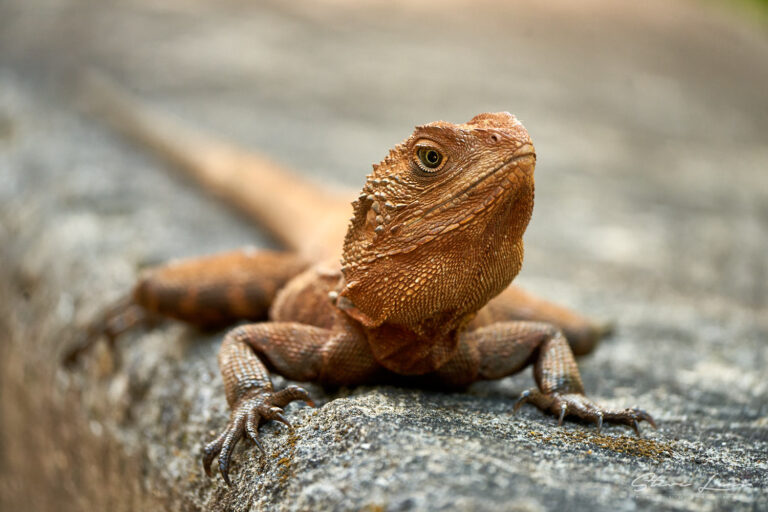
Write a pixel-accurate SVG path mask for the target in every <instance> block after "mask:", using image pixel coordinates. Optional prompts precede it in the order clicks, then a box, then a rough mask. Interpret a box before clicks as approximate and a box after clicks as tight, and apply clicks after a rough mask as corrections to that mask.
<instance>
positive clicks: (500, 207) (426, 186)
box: [339, 112, 536, 334]
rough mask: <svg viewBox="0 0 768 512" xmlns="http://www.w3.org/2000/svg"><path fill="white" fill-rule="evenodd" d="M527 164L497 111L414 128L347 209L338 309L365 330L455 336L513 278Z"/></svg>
mask: <svg viewBox="0 0 768 512" xmlns="http://www.w3.org/2000/svg"><path fill="white" fill-rule="evenodd" d="M535 161H536V156H535V152H534V148H533V143H532V142H531V139H530V137H529V136H528V132H527V131H526V129H525V128H524V127H523V125H522V124H521V123H520V122H519V121H518V120H517V119H516V118H515V117H514V116H513V115H511V114H509V113H506V112H502V113H495V114H490V113H487V114H480V115H478V116H476V117H474V118H473V119H472V120H470V121H469V122H467V123H465V124H452V123H447V122H443V121H438V122H434V123H430V124H426V125H423V126H417V127H416V129H415V131H414V132H413V135H411V136H410V137H409V138H408V139H406V140H405V141H403V142H402V143H401V144H398V145H397V146H396V147H395V148H393V149H392V150H391V151H390V152H389V155H387V157H386V158H385V159H384V160H383V161H382V162H381V163H379V164H378V165H374V166H373V172H372V173H371V174H370V175H369V176H368V179H367V181H366V184H365V186H364V187H363V190H362V192H361V194H360V196H359V197H358V198H357V200H356V201H354V203H353V204H352V206H353V209H354V214H353V217H352V220H351V223H350V226H349V229H348V231H347V236H346V239H345V241H344V253H343V257H342V271H343V274H344V281H345V285H344V288H343V290H342V291H341V294H340V298H341V302H340V304H339V305H340V307H342V308H343V309H346V310H347V312H348V313H349V314H350V315H351V316H353V317H354V318H356V319H357V320H358V321H360V322H361V323H363V324H364V325H365V326H367V327H376V326H379V325H381V324H382V323H384V322H388V323H392V324H398V325H402V326H407V327H409V328H411V329H414V330H416V331H417V332H418V331H419V330H420V329H421V330H426V331H432V330H433V329H428V328H425V327H424V326H425V325H427V324H429V323H430V322H431V323H432V324H434V325H435V328H437V329H438V330H440V329H452V328H456V327H457V325H452V324H454V323H456V322H459V323H460V322H461V321H463V320H461V319H462V318H466V317H467V315H469V314H471V313H474V312H475V311H477V310H478V309H479V308H480V307H482V306H483V305H484V304H485V303H486V302H488V301H489V300H490V299H491V298H492V297H493V296H495V295H496V294H498V293H499V292H501V291H502V290H503V289H504V288H506V287H507V285H509V283H510V281H512V279H513V278H514V277H515V276H516V275H517V273H518V272H519V271H520V267H521V264H522V256H523V245H522V235H523V232H524V231H525V228H526V226H527V225H528V221H529V219H530V216H531V211H532V208H533V190H534V184H533V170H534V165H535ZM425 334H426V332H425Z"/></svg>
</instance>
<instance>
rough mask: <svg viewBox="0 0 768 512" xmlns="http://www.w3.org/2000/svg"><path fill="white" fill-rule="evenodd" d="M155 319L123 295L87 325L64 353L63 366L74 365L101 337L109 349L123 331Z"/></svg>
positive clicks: (147, 323)
mask: <svg viewBox="0 0 768 512" xmlns="http://www.w3.org/2000/svg"><path fill="white" fill-rule="evenodd" d="M155 320H156V318H154V317H153V316H152V315H151V314H149V313H148V312H147V311H146V310H145V309H144V308H142V307H141V306H139V305H138V304H136V303H135V302H133V299H132V298H131V297H130V296H125V297H123V298H121V299H120V300H119V301H117V302H115V303H114V304H113V305H112V306H110V307H109V308H108V309H106V310H104V312H103V313H101V315H100V316H99V317H98V318H97V319H96V320H95V321H93V322H92V323H91V324H90V325H89V326H88V328H87V329H86V330H85V332H83V333H82V335H81V337H80V338H79V339H78V340H77V341H76V342H75V343H74V344H73V346H72V347H70V348H69V349H68V350H67V351H66V352H65V353H64V357H63V363H64V365H65V366H72V365H74V364H75V363H76V362H77V361H78V360H79V359H80V357H81V356H82V355H83V354H84V353H86V352H88V351H89V350H90V349H91V348H92V347H93V346H94V345H95V344H96V342H97V341H99V339H101V338H102V337H104V338H106V339H107V342H108V343H109V347H110V349H111V348H113V347H114V345H115V340H117V338H118V337H119V336H120V335H121V334H123V333H124V332H126V331H128V330H130V329H132V328H133V327H135V326H137V325H142V324H143V325H150V324H152V323H153V322H154V321H155Z"/></svg>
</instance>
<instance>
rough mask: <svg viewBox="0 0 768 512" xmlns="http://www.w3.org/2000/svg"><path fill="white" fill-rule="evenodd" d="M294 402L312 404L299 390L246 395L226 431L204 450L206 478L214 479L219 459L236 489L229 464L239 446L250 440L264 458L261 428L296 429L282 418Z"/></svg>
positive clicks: (237, 406) (238, 403)
mask: <svg viewBox="0 0 768 512" xmlns="http://www.w3.org/2000/svg"><path fill="white" fill-rule="evenodd" d="M294 400H304V401H309V402H311V400H309V393H307V391H306V390H304V389H302V388H300V387H299V386H288V387H287V388H285V389H283V390H281V391H277V392H275V393H272V392H271V391H263V390H260V391H252V392H250V393H248V394H245V395H243V397H242V398H240V400H239V401H238V402H237V404H235V406H234V407H232V414H231V415H230V417H229V422H228V423H227V426H226V428H225V429H224V431H223V432H221V433H220V434H219V435H218V436H217V437H216V438H215V439H214V440H213V441H211V442H210V443H208V444H207V445H205V447H204V448H203V469H204V470H205V474H206V475H208V476H209V477H210V476H213V473H212V471H211V465H212V463H213V459H215V458H216V457H217V456H218V458H219V472H220V473H221V476H222V478H223V479H224V481H225V482H226V483H227V485H228V486H230V487H233V484H232V481H231V480H230V478H229V464H230V461H231V459H232V453H233V451H234V449H235V446H236V445H237V443H238V442H239V441H240V439H242V438H243V437H247V438H248V439H250V440H251V441H253V443H254V444H255V445H256V448H258V450H259V451H260V452H261V454H262V455H266V452H265V451H264V446H263V445H262V443H261V442H260V441H259V425H261V424H262V423H264V422H266V421H270V420H275V421H279V422H281V423H284V424H285V425H287V426H288V427H290V428H293V427H292V426H291V424H290V422H289V421H288V420H287V419H286V417H285V416H284V415H283V412H284V411H283V407H284V406H285V405H287V404H288V403H290V402H292V401H294Z"/></svg>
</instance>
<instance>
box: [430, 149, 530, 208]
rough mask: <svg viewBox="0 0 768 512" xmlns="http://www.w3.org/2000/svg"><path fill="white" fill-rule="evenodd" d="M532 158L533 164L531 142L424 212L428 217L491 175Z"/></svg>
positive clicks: (527, 172)
mask: <svg viewBox="0 0 768 512" xmlns="http://www.w3.org/2000/svg"><path fill="white" fill-rule="evenodd" d="M525 160H530V162H531V164H533V163H534V162H535V161H536V152H535V151H534V150H533V146H532V145H530V144H525V145H524V146H523V147H521V148H520V149H519V150H518V151H516V152H515V154H514V155H513V156H512V158H510V159H508V160H506V161H504V162H503V163H501V164H500V165H498V166H497V167H494V168H493V169H491V170H490V171H488V172H486V173H485V174H483V175H482V176H480V177H479V178H477V179H476V180H475V181H473V182H472V183H470V184H469V185H467V186H466V187H464V188H463V189H462V190H460V191H458V192H456V193H455V194H453V195H452V196H451V197H449V198H447V199H445V200H444V201H441V202H439V203H438V204H436V205H435V206H433V207H432V208H430V209H429V210H427V211H426V212H424V215H423V216H424V217H428V216H430V215H431V214H433V213H435V212H437V211H440V210H442V209H443V208H444V207H445V206H447V205H449V204H451V203H452V202H453V201H456V200H457V199H458V198H459V197H461V196H463V195H464V194H466V193H468V192H469V191H470V190H472V189H473V188H475V187H477V186H478V185H480V184H481V183H483V182H484V181H486V180H487V179H488V178H490V177H491V176H493V175H495V174H496V173H498V172H499V171H502V170H505V169H508V168H509V167H511V166H517V164H519V163H521V162H523V161H525ZM524 172H525V173H526V174H533V166H531V167H530V170H526V171H524Z"/></svg>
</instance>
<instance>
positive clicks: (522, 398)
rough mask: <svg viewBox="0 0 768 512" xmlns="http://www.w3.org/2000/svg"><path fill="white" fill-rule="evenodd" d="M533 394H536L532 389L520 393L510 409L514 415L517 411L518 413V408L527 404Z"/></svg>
mask: <svg viewBox="0 0 768 512" xmlns="http://www.w3.org/2000/svg"><path fill="white" fill-rule="evenodd" d="M534 392H536V390H535V389H533V388H530V389H526V390H525V391H523V392H522V393H520V397H519V398H518V399H517V401H515V405H514V406H513V407H512V412H513V413H516V412H517V411H519V410H520V408H521V407H522V406H523V404H525V403H526V402H528V400H530V398H531V396H532V394H533V393H534Z"/></svg>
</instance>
